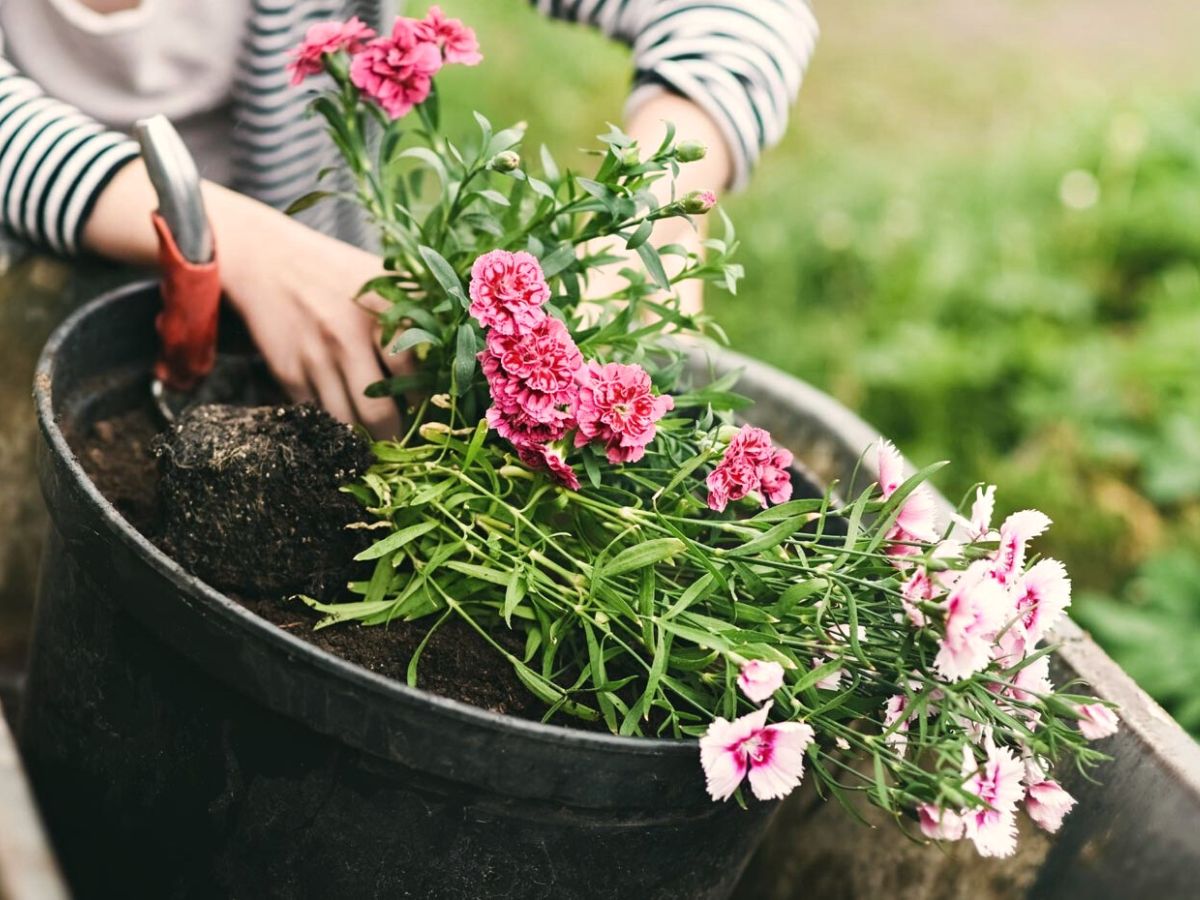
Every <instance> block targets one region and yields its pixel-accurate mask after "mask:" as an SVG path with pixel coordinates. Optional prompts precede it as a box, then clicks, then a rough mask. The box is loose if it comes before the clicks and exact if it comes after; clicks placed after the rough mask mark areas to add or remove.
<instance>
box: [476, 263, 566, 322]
mask: <svg viewBox="0 0 1200 900" xmlns="http://www.w3.org/2000/svg"><path fill="white" fill-rule="evenodd" d="M469 290H470V294H471V310H470V312H471V315H472V316H474V317H475V319H476V320H477V321H478V322H479V324H480V325H482V326H483V327H484V328H491V329H493V330H495V331H498V332H499V333H500V334H521V333H523V332H526V331H529V330H530V329H532V328H533V327H534V326H536V325H537V324H538V323H540V322H541V321H542V320H543V319H545V318H546V313H545V312H544V311H543V310H542V305H543V304H544V303H545V302H546V301H547V300H549V299H550V287H549V285H547V284H546V276H545V275H543V274H542V267H541V264H540V263H539V262H538V261H537V259H536V258H534V257H533V256H532V255H530V254H528V253H525V252H524V251H520V252H517V253H510V252H509V251H507V250H493V251H492V252H491V253H485V254H483V256H481V257H479V258H478V259H477V260H475V264H474V265H473V266H472V267H471V286H470V289H469Z"/></svg>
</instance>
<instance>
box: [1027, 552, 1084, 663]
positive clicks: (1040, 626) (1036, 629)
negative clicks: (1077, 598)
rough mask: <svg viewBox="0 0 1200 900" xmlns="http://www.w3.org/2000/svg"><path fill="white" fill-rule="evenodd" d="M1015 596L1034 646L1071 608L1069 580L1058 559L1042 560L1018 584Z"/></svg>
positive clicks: (1028, 635) (1028, 636) (1030, 640)
mask: <svg viewBox="0 0 1200 900" xmlns="http://www.w3.org/2000/svg"><path fill="white" fill-rule="evenodd" d="M1015 594H1016V600H1017V612H1018V613H1019V614H1020V616H1021V624H1022V625H1023V626H1024V628H1025V635H1026V637H1027V638H1028V639H1029V642H1030V644H1035V643H1037V642H1038V641H1039V640H1041V639H1042V637H1043V636H1044V635H1045V634H1046V632H1047V631H1049V630H1050V629H1051V628H1053V627H1054V626H1055V624H1057V622H1058V620H1059V619H1060V618H1062V615H1063V612H1064V610H1066V608H1067V607H1068V606H1070V605H1071V579H1070V578H1069V577H1068V576H1067V570H1066V568H1064V566H1063V564H1062V563H1060V562H1059V561H1058V560H1057V559H1043V560H1041V561H1040V562H1037V563H1034V565H1033V566H1031V567H1030V569H1029V571H1028V572H1026V573H1025V574H1024V575H1022V576H1021V578H1020V579H1019V580H1018V581H1017V584H1016V589H1015Z"/></svg>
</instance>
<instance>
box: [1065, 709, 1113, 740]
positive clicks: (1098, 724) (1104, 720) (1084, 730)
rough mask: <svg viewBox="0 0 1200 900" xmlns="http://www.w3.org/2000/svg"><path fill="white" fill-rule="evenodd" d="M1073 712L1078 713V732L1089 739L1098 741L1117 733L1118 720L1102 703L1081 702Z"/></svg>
mask: <svg viewBox="0 0 1200 900" xmlns="http://www.w3.org/2000/svg"><path fill="white" fill-rule="evenodd" d="M1075 712H1077V713H1078V714H1079V732H1080V733H1081V734H1082V735H1083V736H1084V737H1085V738H1087V739H1088V740H1089V741H1098V740H1100V739H1101V738H1106V737H1109V736H1111V735H1114V734H1116V733H1117V727H1118V725H1119V722H1120V720H1118V719H1117V714H1116V713H1115V712H1113V711H1112V710H1111V709H1109V708H1108V707H1107V706H1105V705H1104V704H1103V703H1081V704H1080V705H1079V706H1077V707H1076V708H1075Z"/></svg>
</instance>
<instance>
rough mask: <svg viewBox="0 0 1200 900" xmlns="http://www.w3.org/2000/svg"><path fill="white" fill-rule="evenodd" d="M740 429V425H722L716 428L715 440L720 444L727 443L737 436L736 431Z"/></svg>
mask: <svg viewBox="0 0 1200 900" xmlns="http://www.w3.org/2000/svg"><path fill="white" fill-rule="evenodd" d="M741 430H742V429H741V427H740V426H738V425H722V426H721V427H720V428H718V429H717V440H718V441H720V442H721V443H722V444H728V443H729V442H730V441H732V440H733V439H734V438H735V437H737V435H738V432H739V431H741Z"/></svg>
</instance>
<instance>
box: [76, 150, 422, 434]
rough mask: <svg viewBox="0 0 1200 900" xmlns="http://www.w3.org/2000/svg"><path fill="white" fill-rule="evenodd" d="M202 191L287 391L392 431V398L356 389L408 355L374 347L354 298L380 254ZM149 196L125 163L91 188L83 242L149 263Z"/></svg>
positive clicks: (240, 297)
mask: <svg viewBox="0 0 1200 900" xmlns="http://www.w3.org/2000/svg"><path fill="white" fill-rule="evenodd" d="M204 199H205V205H206V207H207V210H208V216H209V220H210V222H211V224H212V228H213V233H214V237H215V240H216V247H217V264H218V267H219V269H220V272H221V285H222V287H223V288H224V290H225V294H226V295H227V296H228V297H229V299H230V301H231V302H232V303H233V305H234V307H235V308H236V309H237V310H238V312H239V313H241V315H242V317H243V318H244V319H245V321H246V325H247V327H248V328H249V329H250V334H251V336H252V337H253V338H254V340H255V342H256V343H257V345H258V347H259V350H260V351H261V352H262V354H263V357H264V359H265V360H266V361H267V365H268V366H269V367H270V369H271V372H272V373H273V374H274V375H275V377H276V378H277V379H278V380H279V382H280V384H281V385H283V387H284V389H285V390H286V391H287V392H288V394H289V396H290V397H291V398H292V399H293V400H295V401H298V402H299V401H304V400H315V401H317V402H319V403H320V404H321V406H323V407H324V408H325V409H326V410H327V411H328V412H329V413H330V414H331V415H334V416H336V417H337V418H339V419H341V420H343V421H346V422H361V423H362V424H363V425H365V426H367V428H368V429H369V430H370V431H371V433H372V434H373V435H375V436H376V437H393V436H395V434H396V433H397V431H398V430H399V426H400V421H399V415H398V413H397V409H396V405H395V403H393V402H392V401H391V400H390V399H387V398H382V399H372V398H369V397H366V396H365V395H364V394H363V391H364V390H365V388H366V387H367V385H369V384H371V383H372V382H375V381H378V380H379V379H381V378H383V377H384V376H385V374H387V372H388V371H389V370H390V371H391V372H394V373H401V372H403V371H405V369H406V367H408V366H410V365H411V361H410V360H409V358H408V357H407V356H401V357H387V358H384V357H383V356H381V351H380V348H379V342H378V336H379V335H378V329H377V327H376V325H375V320H374V318H373V317H372V316H371V315H370V313H369V312H367V311H366V310H364V309H362V308H361V307H360V306H358V305H356V304H355V303H354V302H353V297H354V295H355V294H356V293H357V292H358V290H359V288H360V287H362V285H363V284H364V283H365V282H366V281H367V280H368V279H370V278H372V277H373V276H375V275H377V274H380V273H381V271H382V268H381V266H380V263H379V260H378V259H376V258H375V257H374V256H373V255H371V254H370V253H367V252H365V251H363V250H360V249H358V248H357V247H354V246H351V245H350V244H346V243H343V242H342V241H338V240H335V239H334V238H330V237H326V236H325V235H323V234H320V233H318V232H316V231H313V230H312V229H310V228H306V227H305V226H303V225H301V224H300V223H299V222H296V221H294V220H292V219H290V218H288V217H287V216H285V215H284V214H283V213H280V212H278V211H276V210H274V209H271V208H270V207H268V206H266V205H264V204H262V203H259V202H257V201H255V200H251V199H250V198H249V197H245V196H242V195H241V194H237V193H234V192H233V191H229V190H226V189H224V188H221V187H218V186H216V185H210V184H205V186H204ZM156 206H157V200H156V198H155V196H154V191H153V188H152V187H151V186H150V181H149V178H148V177H147V175H146V170H145V168H144V167H143V166H142V164H141V162H140V161H138V162H134V163H131V164H130V165H128V166H126V167H125V168H124V169H122V170H121V171H120V172H119V173H118V174H117V176H116V177H115V178H114V179H113V180H112V182H111V183H110V184H109V186H108V187H107V188H106V189H105V191H104V193H103V194H101V195H100V198H99V200H98V202H97V203H96V207H95V209H94V210H93V212H92V215H91V216H90V217H89V219H88V221H87V224H86V226H85V229H84V242H85V244H86V245H87V246H88V247H89V248H90V249H92V250H94V251H96V252H97V253H101V254H103V255H105V256H108V257H111V258H114V259H118V260H121V261H124V262H131V263H136V264H140V265H152V264H153V263H154V262H155V260H156V256H157V240H156V238H155V236H154V233H153V230H152V229H151V227H150V212H151V211H152V210H153V209H154V208H155V207H156ZM364 301H365V302H366V303H368V304H369V303H371V302H372V301H371V298H369V297H367V298H364ZM374 302H376V303H381V302H382V301H380V300H378V299H377V298H376V299H375V301H374Z"/></svg>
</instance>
